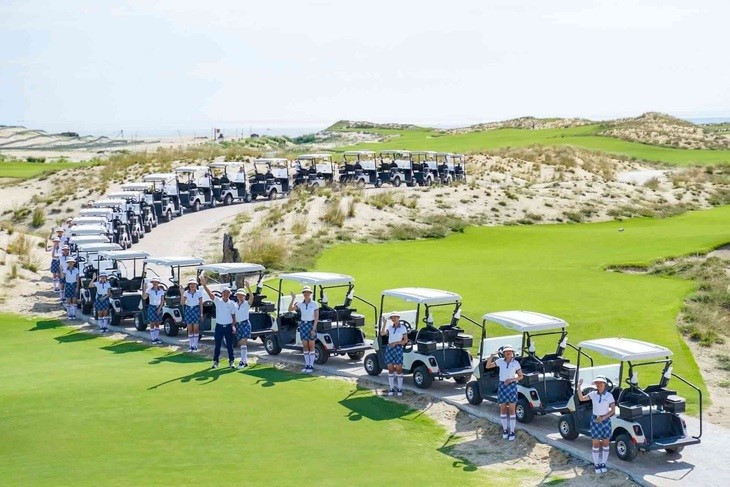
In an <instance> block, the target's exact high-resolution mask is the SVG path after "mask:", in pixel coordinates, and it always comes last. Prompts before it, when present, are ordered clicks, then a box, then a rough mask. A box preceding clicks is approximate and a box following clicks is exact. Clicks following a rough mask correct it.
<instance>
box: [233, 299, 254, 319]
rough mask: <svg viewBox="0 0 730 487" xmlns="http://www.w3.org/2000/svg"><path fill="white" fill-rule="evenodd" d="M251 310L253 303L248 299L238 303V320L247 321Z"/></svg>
mask: <svg viewBox="0 0 730 487" xmlns="http://www.w3.org/2000/svg"><path fill="white" fill-rule="evenodd" d="M250 310H251V305H250V304H248V301H244V302H243V303H241V304H238V303H236V322H237V323H240V322H241V321H246V320H247V319H248V314H249V311H250Z"/></svg>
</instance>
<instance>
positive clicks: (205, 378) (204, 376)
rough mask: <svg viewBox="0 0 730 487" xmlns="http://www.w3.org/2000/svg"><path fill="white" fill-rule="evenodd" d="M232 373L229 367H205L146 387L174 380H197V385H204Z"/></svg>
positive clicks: (181, 381)
mask: <svg viewBox="0 0 730 487" xmlns="http://www.w3.org/2000/svg"><path fill="white" fill-rule="evenodd" d="M233 373H235V370H234V369H231V368H229V367H224V368H222V369H208V368H206V369H202V370H199V371H197V372H193V373H192V374H188V375H183V376H180V377H175V378H174V379H170V380H166V381H164V382H160V383H159V384H156V385H154V386H151V387H148V388H147V390H148V391H151V390H154V389H157V388H160V387H162V386H165V385H167V384H172V383H174V382H180V383H182V384H187V383H188V382H197V383H198V385H201V386H204V385H207V384H211V383H213V382H215V381H217V380H218V379H220V378H221V377H222V376H224V375H228V374H233Z"/></svg>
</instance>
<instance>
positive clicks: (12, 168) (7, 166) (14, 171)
mask: <svg viewBox="0 0 730 487" xmlns="http://www.w3.org/2000/svg"><path fill="white" fill-rule="evenodd" d="M96 164H98V162H42V163H41V162H26V161H3V160H0V178H15V179H30V178H34V177H36V176H40V175H41V174H44V173H51V172H56V171H60V170H63V169H73V168H77V167H88V166H93V165H96Z"/></svg>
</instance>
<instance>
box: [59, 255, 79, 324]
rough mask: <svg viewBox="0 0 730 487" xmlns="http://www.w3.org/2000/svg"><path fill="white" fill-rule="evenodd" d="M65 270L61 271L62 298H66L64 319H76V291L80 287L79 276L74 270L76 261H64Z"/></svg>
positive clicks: (70, 259)
mask: <svg viewBox="0 0 730 487" xmlns="http://www.w3.org/2000/svg"><path fill="white" fill-rule="evenodd" d="M66 266H67V267H66V269H65V270H64V271H63V276H64V284H63V296H64V297H65V298H66V317H67V318H68V319H70V320H75V319H76V291H77V290H78V289H79V288H80V287H81V285H80V284H81V274H80V273H79V270H78V269H77V268H76V259H74V258H73V257H69V258H68V259H66Z"/></svg>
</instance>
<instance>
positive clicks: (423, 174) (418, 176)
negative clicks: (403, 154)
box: [411, 151, 439, 186]
mask: <svg viewBox="0 0 730 487" xmlns="http://www.w3.org/2000/svg"><path fill="white" fill-rule="evenodd" d="M411 161H412V162H413V179H414V180H415V182H416V183H417V184H418V185H419V186H431V185H432V184H433V183H435V182H436V181H438V180H439V169H438V163H437V162H436V153H435V152H433V151H414V152H411Z"/></svg>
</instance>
